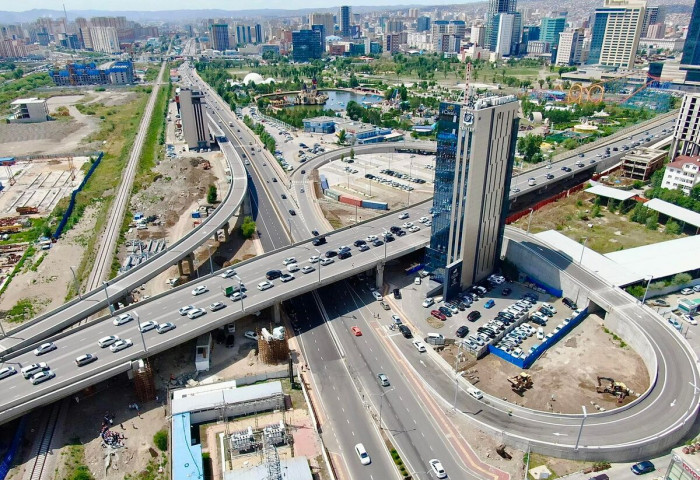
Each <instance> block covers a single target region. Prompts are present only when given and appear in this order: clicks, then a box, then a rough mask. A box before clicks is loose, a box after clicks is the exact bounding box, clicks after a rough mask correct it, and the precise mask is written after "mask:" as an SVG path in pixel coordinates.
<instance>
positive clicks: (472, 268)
mask: <svg viewBox="0 0 700 480" xmlns="http://www.w3.org/2000/svg"><path fill="white" fill-rule="evenodd" d="M469 103H470V104H469V105H462V104H456V103H445V102H443V103H441V104H440V109H439V116H438V128H437V155H436V163H435V183H434V197H433V212H435V213H434V218H433V220H432V222H433V223H432V226H431V236H430V246H429V247H428V248H427V250H426V264H427V267H426V268H427V270H428V271H429V272H430V275H431V278H433V279H434V280H436V281H437V282H440V283H442V284H443V295H444V298H445V299H450V298H453V297H454V295H455V294H456V293H457V292H459V291H460V290H461V289H462V287H463V286H466V285H471V284H473V283H474V282H477V281H479V280H481V279H483V278H485V277H486V276H487V275H489V274H490V273H491V272H492V271H493V269H494V267H495V264H496V261H497V260H498V258H499V256H500V251H501V245H502V239H503V230H504V228H505V218H506V214H507V210H508V208H507V205H508V193H509V190H510V179H511V175H512V171H513V160H514V158H515V144H516V140H517V133H518V108H519V103H518V99H517V98H516V97H514V96H507V97H488V98H481V99H477V100H476V101H473V102H469Z"/></svg>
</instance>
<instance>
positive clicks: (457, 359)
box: [452, 342, 464, 410]
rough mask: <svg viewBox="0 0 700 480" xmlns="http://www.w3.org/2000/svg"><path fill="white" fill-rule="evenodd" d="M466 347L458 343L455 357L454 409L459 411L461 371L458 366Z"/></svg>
mask: <svg viewBox="0 0 700 480" xmlns="http://www.w3.org/2000/svg"><path fill="white" fill-rule="evenodd" d="M462 347H464V344H463V343H461V342H460V343H458V344H457V355H455V399H454V401H453V402H452V409H453V410H457V392H458V391H459V371H458V370H457V366H458V364H459V351H460V350H461V349H462Z"/></svg>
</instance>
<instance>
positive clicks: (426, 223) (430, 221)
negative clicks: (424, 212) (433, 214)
mask: <svg viewBox="0 0 700 480" xmlns="http://www.w3.org/2000/svg"><path fill="white" fill-rule="evenodd" d="M432 224H433V221H432V220H428V221H427V222H425V224H424V225H425V226H426V227H429V226H431V225H432Z"/></svg>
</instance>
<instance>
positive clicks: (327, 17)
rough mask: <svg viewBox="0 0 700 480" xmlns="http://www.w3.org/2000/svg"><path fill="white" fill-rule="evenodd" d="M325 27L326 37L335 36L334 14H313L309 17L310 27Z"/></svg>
mask: <svg viewBox="0 0 700 480" xmlns="http://www.w3.org/2000/svg"><path fill="white" fill-rule="evenodd" d="M314 25H323V32H324V34H325V35H333V33H334V32H335V20H333V14H332V13H312V14H311V16H310V17H309V27H312V26H314Z"/></svg>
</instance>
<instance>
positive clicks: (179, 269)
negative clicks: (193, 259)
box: [177, 260, 185, 277]
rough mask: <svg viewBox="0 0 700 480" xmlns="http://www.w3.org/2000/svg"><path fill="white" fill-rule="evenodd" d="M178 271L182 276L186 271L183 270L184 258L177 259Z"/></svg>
mask: <svg viewBox="0 0 700 480" xmlns="http://www.w3.org/2000/svg"><path fill="white" fill-rule="evenodd" d="M177 273H179V274H180V276H181V277H182V276H183V275H184V274H185V272H183V271H182V260H178V261H177Z"/></svg>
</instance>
